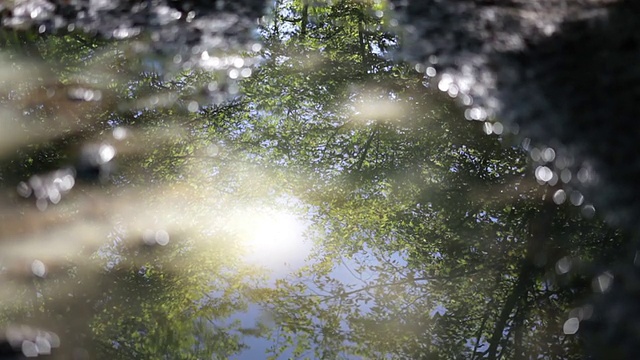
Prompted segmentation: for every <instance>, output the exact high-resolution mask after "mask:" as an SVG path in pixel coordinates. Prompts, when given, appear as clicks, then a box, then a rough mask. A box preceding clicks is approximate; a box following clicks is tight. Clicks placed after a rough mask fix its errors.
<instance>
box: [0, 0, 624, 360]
mask: <svg viewBox="0 0 640 360" xmlns="http://www.w3.org/2000/svg"><path fill="white" fill-rule="evenodd" d="M384 10H385V8H384V6H383V4H381V3H380V2H370V1H355V0H354V1H351V0H343V1H337V2H335V3H333V4H332V5H327V4H311V3H307V2H300V1H292V2H276V5H275V6H274V7H273V9H272V15H271V16H270V17H269V19H268V21H266V22H264V24H263V26H262V28H261V29H260V35H261V37H262V40H263V43H264V47H263V48H262V49H260V50H259V51H258V52H257V53H255V54H245V55H247V56H249V55H251V56H254V55H255V56H258V57H259V58H260V59H261V62H260V64H259V65H258V66H257V67H255V68H253V69H251V72H252V74H251V76H250V77H248V78H246V79H244V80H242V81H240V82H239V84H238V85H237V86H238V87H239V90H240V93H241V94H242V95H239V96H235V97H232V98H230V99H228V100H226V101H223V102H220V101H219V100H220V99H221V98H220V97H219V96H217V95H216V94H219V93H220V91H222V89H223V87H225V86H227V82H226V81H227V80H228V79H227V78H226V77H231V78H242V77H244V76H245V75H247V76H248V73H246V71H245V74H241V72H242V71H243V70H245V69H243V68H242V67H243V65H242V64H240V66H237V68H235V69H231V70H228V71H227V72H226V73H225V74H222V75H221V74H220V73H216V72H208V71H205V70H197V69H187V70H183V71H179V72H173V73H171V74H167V73H164V72H161V71H159V69H157V68H156V66H155V65H154V64H155V62H154V60H153V59H149V58H146V57H142V58H140V57H136V56H130V52H129V49H130V48H129V47H128V46H129V45H131V44H130V43H128V42H119V43H118V42H112V41H106V40H100V39H96V38H91V37H88V36H85V35H82V34H79V33H73V32H72V33H68V34H65V35H63V36H54V35H40V34H37V33H36V32H29V31H19V32H11V31H4V32H3V34H2V35H3V39H2V40H3V48H4V49H3V50H4V51H3V56H4V59H3V69H4V70H3V74H2V76H1V77H0V81H1V82H2V84H1V87H0V88H1V89H2V93H1V94H0V96H1V97H0V101H1V103H2V110H1V111H2V118H1V119H0V126H1V127H2V129H3V132H2V134H0V176H1V177H2V185H3V187H2V190H3V193H2V197H3V199H2V200H3V201H2V207H1V208H0V219H1V221H2V227H1V229H0V238H1V239H2V242H1V243H0V247H1V251H0V254H1V255H0V261H1V264H2V276H3V277H4V279H3V280H4V281H5V284H6V286H4V287H3V289H2V300H3V301H2V303H3V311H2V314H1V319H2V321H3V322H5V323H7V324H29V325H32V326H34V327H41V328H45V329H48V330H51V331H54V332H55V333H56V334H57V335H58V336H59V338H60V342H61V346H60V349H54V350H53V354H54V355H55V356H56V357H59V358H86V357H87V356H91V358H122V359H132V358H169V359H174V358H175V359H182V358H184V359H196V358H228V357H231V356H234V355H235V356H238V354H242V351H243V348H244V347H246V346H247V345H250V343H251V340H248V339H249V338H250V337H252V336H257V337H265V338H268V339H269V340H271V341H272V344H273V345H272V347H271V348H270V349H268V354H266V355H265V356H272V357H275V358H278V357H293V358H328V359H333V358H353V357H363V358H372V359H377V358H397V359H418V358H428V359H454V358H469V359H480V358H483V359H498V358H510V359H511V358H512V359H525V358H532V357H535V358H547V359H582V358H584V356H585V353H584V352H583V351H584V350H583V349H584V348H583V346H582V345H584V344H582V343H581V341H582V337H581V330H582V329H584V328H588V327H589V326H592V325H591V324H592V321H593V320H597V319H593V318H592V315H593V314H592V313H593V311H592V308H591V305H590V304H589V302H588V299H589V297H591V296H592V293H593V292H594V291H595V292H596V293H604V292H606V291H607V290H608V288H609V287H610V286H611V285H612V281H613V277H612V275H611V274H610V273H607V272H603V270H602V269H603V267H600V266H601V265H602V264H608V263H611V262H612V261H613V260H615V259H617V258H619V257H620V256H622V255H623V254H621V251H622V250H621V249H623V246H621V245H622V244H624V243H625V241H626V240H625V237H624V234H622V233H621V232H619V231H616V230H613V229H610V228H608V227H607V226H605V225H604V224H603V223H602V222H601V221H599V220H598V219H597V217H594V210H593V207H591V206H590V205H589V204H583V202H584V199H583V198H582V197H581V195H579V194H574V193H572V192H571V191H570V190H569V189H566V188H564V187H563V183H562V181H561V180H560V179H555V181H548V182H547V184H546V185H544V186H542V185H539V184H538V183H537V182H536V178H535V177H534V176H533V175H532V170H531V169H530V167H529V164H528V163H527V156H526V154H525V153H524V152H523V151H522V150H521V149H519V148H514V147H510V146H508V145H507V144H505V143H507V141H504V139H503V138H501V137H498V136H495V135H492V136H486V135H483V134H482V132H481V128H482V124H481V123H480V122H469V121H466V120H465V119H464V116H463V115H462V113H461V110H460V109H458V108H457V107H456V106H455V103H454V101H453V100H452V99H451V98H450V97H449V96H447V95H446V94H443V93H440V92H439V91H437V90H435V89H432V87H431V84H430V83H429V79H428V78H424V75H423V74H421V73H418V72H416V71H415V69H414V68H412V67H410V66H408V65H407V64H402V63H397V62H392V61H390V60H389V59H388V55H389V53H390V52H392V51H393V50H394V49H395V47H396V45H397V42H398V39H397V38H396V37H395V36H394V35H393V34H391V33H389V31H388V26H387V25H386V22H387V21H389V19H388V18H387V17H386V13H385V11H384ZM134 54H135V53H134ZM203 56H204V55H203ZM208 56H209V55H208V54H207V57H208ZM237 59H240V60H241V58H240V57H238V58H237ZM234 86H236V85H234ZM231 93H232V94H235V91H234V92H231ZM214 100H216V101H214ZM505 136H506V135H505ZM549 156H551V155H549ZM16 189H17V191H16ZM291 199H294V200H295V201H293V203H295V204H297V205H296V206H295V208H292V209H290V211H297V212H299V215H300V216H302V217H308V218H309V219H310V225H309V229H308V230H309V231H308V236H309V237H310V238H311V239H313V240H314V244H315V247H314V251H313V253H312V255H311V257H310V259H308V263H307V265H306V266H305V267H304V268H302V269H300V270H298V271H296V272H295V273H294V274H291V275H290V276H288V277H286V278H280V279H278V280H277V281H276V286H275V287H273V286H268V284H269V282H268V281H264V277H263V274H264V271H263V269H259V268H258V267H256V266H253V265H249V264H247V263H246V262H245V261H243V253H245V252H246V251H245V249H244V247H243V241H242V240H243V239H242V236H241V234H242V231H239V230H238V229H236V228H234V227H233V226H231V227H230V226H228V225H229V224H230V223H237V221H232V219H230V218H229V216H230V214H235V213H239V214H243V213H244V214H253V213H254V212H252V211H250V210H252V209H253V210H255V209H263V208H278V207H282V203H283V202H285V203H287V201H286V200H291ZM242 221H243V222H244V226H246V227H251V226H254V225H255V219H253V218H252V217H250V216H247V217H246V218H244V219H243V220H242ZM274 240H275V241H278V240H280V239H278V238H275V239H274ZM273 246H276V245H273ZM249 304H259V305H260V306H261V308H262V309H263V310H264V312H265V314H266V315H267V316H264V317H263V319H262V320H261V323H258V324H256V326H255V327H251V328H246V327H243V326H242V323H241V322H240V321H238V320H237V314H239V313H241V312H243V311H245V310H246V309H247V308H248V305H249ZM37 338H38V336H36V339H35V340H34V341H32V342H28V341H27V342H25V341H23V342H22V343H21V344H18V345H19V346H21V347H22V351H23V352H25V355H26V354H27V352H28V351H32V350H33V349H32V348H30V346H31V344H34V346H35V348H36V351H40V352H42V353H43V354H44V353H45V352H46V351H45V350H46V349H45V348H46V346H45V345H43V341H44V340H46V341H47V343H49V344H50V345H52V344H53V343H54V342H55V341H52V340H50V339H49V338H47V337H46V336H44V335H42V336H40V343H38V339H37ZM43 339H44V340H43ZM25 344H27V347H26V350H25ZM38 344H40V346H39V347H38ZM43 349H44V350H43ZM610 355H611V356H612V358H614V357H616V353H615V352H611V353H610ZM83 356H84V357H83Z"/></svg>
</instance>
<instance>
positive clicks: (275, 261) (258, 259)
mask: <svg viewBox="0 0 640 360" xmlns="http://www.w3.org/2000/svg"><path fill="white" fill-rule="evenodd" d="M231 227H232V228H233V230H234V231H235V232H236V233H237V234H238V235H239V236H240V239H241V242H242V244H243V245H244V246H246V247H247V259H248V261H250V262H255V263H258V264H260V265H263V266H266V267H268V268H272V269H274V268H279V267H282V266H283V265H284V264H285V263H287V264H292V263H295V262H299V261H300V262H301V261H302V260H304V257H305V256H306V254H307V253H308V251H309V250H308V249H307V246H306V244H305V243H304V241H303V232H304V230H305V224H304V222H303V221H302V220H301V219H299V218H298V217H296V216H295V215H293V214H291V213H288V212H285V211H281V210H274V209H268V208H267V209H265V208H260V209H249V210H245V211H241V212H238V213H237V214H235V215H234V217H233V220H232V221H231ZM274 270H275V269H274Z"/></svg>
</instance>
